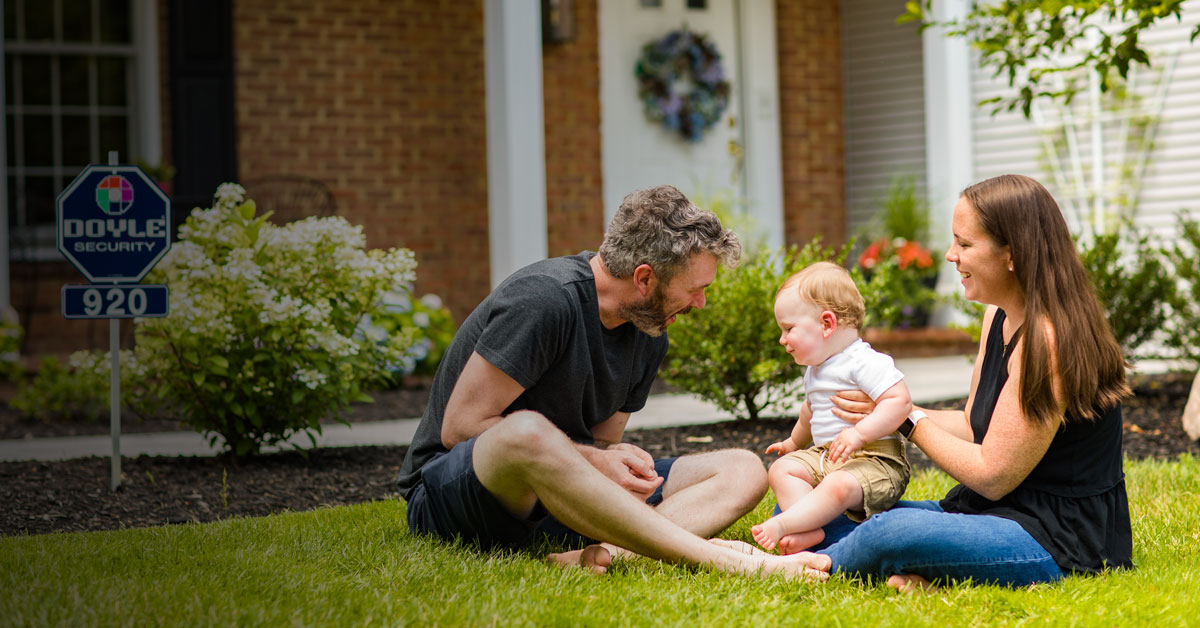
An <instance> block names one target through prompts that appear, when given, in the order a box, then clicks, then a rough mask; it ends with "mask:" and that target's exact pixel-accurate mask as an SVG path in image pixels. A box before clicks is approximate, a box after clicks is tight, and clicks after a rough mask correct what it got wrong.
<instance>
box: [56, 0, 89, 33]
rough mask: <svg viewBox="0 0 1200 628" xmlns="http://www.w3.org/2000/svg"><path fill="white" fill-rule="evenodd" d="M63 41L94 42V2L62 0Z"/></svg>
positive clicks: (87, 0)
mask: <svg viewBox="0 0 1200 628" xmlns="http://www.w3.org/2000/svg"><path fill="white" fill-rule="evenodd" d="M62 10H63V41H71V42H90V41H92V1H91V0H62Z"/></svg>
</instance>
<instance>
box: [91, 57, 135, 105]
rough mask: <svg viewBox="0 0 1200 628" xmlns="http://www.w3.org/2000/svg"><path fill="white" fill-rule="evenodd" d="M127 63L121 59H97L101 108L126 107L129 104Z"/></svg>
mask: <svg viewBox="0 0 1200 628" xmlns="http://www.w3.org/2000/svg"><path fill="white" fill-rule="evenodd" d="M125 68H126V61H125V59H124V58H121V57H97V58H96V69H97V73H98V76H97V88H98V91H99V96H100V102H99V105H100V106H101V107H124V106H125V104H126V103H127V102H128V89H127V87H128V85H127V83H126V82H125Z"/></svg>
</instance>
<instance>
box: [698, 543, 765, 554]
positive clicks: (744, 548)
mask: <svg viewBox="0 0 1200 628" xmlns="http://www.w3.org/2000/svg"><path fill="white" fill-rule="evenodd" d="M708 542H709V543H712V544H713V545H720V546H721V547H728V548H729V549H731V550H734V551H735V552H739V553H741V554H749V555H751V556H754V555H756V554H757V555H760V556H770V554H768V553H766V552H764V551H762V550H760V549H758V548H757V547H754V546H753V545H751V544H749V543H747V542H745V541H735V540H733V539H709V540H708Z"/></svg>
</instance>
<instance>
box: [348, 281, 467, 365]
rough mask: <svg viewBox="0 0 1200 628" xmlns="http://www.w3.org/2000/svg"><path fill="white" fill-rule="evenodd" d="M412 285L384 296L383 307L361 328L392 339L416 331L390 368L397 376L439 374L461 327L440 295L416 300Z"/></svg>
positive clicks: (365, 319)
mask: <svg viewBox="0 0 1200 628" xmlns="http://www.w3.org/2000/svg"><path fill="white" fill-rule="evenodd" d="M411 294H412V288H411V287H409V286H406V287H405V289H403V290H393V291H390V292H387V293H386V294H384V295H383V307H382V308H380V311H379V312H378V313H376V314H373V315H371V316H367V317H364V318H363V322H362V323H360V325H359V327H360V328H361V329H362V330H364V332H365V333H371V334H375V335H377V336H379V335H382V336H384V337H388V338H391V337H393V336H395V335H396V334H400V333H403V332H405V331H407V332H409V333H411V334H412V344H411V345H410V346H409V347H408V350H407V351H405V352H404V354H403V355H402V356H400V358H399V360H398V361H396V362H392V363H389V364H388V365H387V366H386V368H387V371H388V372H389V373H390V374H392V375H393V376H397V377H402V376H405V375H433V374H435V373H437V368H438V365H439V364H441V362H442V355H443V354H444V353H445V352H446V348H447V347H449V346H450V341H451V340H454V333H455V332H456V331H457V330H458V328H457V327H456V326H455V324H454V318H453V317H451V316H450V310H448V309H446V306H445V305H443V304H442V299H441V297H439V296H438V295H436V294H427V295H425V296H423V297H421V298H420V299H413V298H412V297H411V296H410V295H411Z"/></svg>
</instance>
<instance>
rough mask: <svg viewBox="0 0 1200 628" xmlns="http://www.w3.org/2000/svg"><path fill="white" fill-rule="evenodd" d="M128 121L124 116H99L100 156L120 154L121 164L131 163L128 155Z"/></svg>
mask: <svg viewBox="0 0 1200 628" xmlns="http://www.w3.org/2000/svg"><path fill="white" fill-rule="evenodd" d="M128 125H129V119H128V118H126V117H125V116H100V147H99V148H100V154H101V155H108V151H110V150H115V151H119V152H120V153H121V159H122V161H123V162H129V161H132V158H131V156H130V155H129V126H128Z"/></svg>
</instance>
